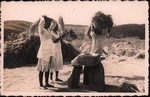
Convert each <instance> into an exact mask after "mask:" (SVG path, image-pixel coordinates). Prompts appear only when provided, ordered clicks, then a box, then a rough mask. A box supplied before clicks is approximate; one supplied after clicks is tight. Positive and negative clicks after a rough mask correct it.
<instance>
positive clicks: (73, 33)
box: [4, 20, 145, 68]
mask: <svg viewBox="0 0 150 97" xmlns="http://www.w3.org/2000/svg"><path fill="white" fill-rule="evenodd" d="M31 24H32V23H31V22H27V21H14V20H12V21H5V22H4V67H5V68H13V67H17V66H30V65H32V64H34V65H35V64H36V63H37V58H36V54H37V51H38V48H39V43H40V41H39V37H37V36H32V37H31V38H28V28H29V27H30V25H31ZM86 27H87V26H86V25H65V28H66V31H67V32H68V33H69V34H68V35H67V36H66V37H65V40H67V41H72V40H75V39H76V40H83V39H84V31H85V29H86ZM110 35H111V37H115V38H125V37H133V36H136V37H139V38H140V39H144V38H145V25H144V24H141V25H138V24H127V25H119V26H114V27H112V28H111V30H110ZM62 44H63V46H62V47H63V48H65V49H64V50H63V57H64V61H65V62H70V61H71V60H72V59H73V58H74V57H75V56H76V55H77V54H79V53H80V52H79V51H78V50H77V49H75V48H74V47H73V46H72V45H71V44H69V43H66V42H63V43H62ZM68 47H70V48H72V50H69V49H67V48H68Z"/></svg>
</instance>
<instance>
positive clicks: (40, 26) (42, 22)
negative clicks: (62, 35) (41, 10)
mask: <svg viewBox="0 0 150 97" xmlns="http://www.w3.org/2000/svg"><path fill="white" fill-rule="evenodd" d="M44 24H45V21H44V18H43V17H40V22H39V25H38V31H39V32H41V33H42V32H43V28H44Z"/></svg>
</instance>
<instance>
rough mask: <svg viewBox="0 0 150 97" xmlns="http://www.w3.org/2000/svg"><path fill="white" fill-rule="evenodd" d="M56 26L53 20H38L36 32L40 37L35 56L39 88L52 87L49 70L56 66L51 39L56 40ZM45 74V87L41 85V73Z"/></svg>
mask: <svg viewBox="0 0 150 97" xmlns="http://www.w3.org/2000/svg"><path fill="white" fill-rule="evenodd" d="M57 30H58V25H57V23H56V21H55V20H53V19H51V18H48V17H47V16H42V17H41V18H40V20H39V25H38V32H39V36H40V41H41V44H40V48H39V52H38V54H37V58H38V64H37V70H38V71H39V84H40V87H41V88H44V89H46V87H54V86H53V85H50V84H49V83H48V82H49V80H48V79H49V70H50V68H51V67H52V66H54V65H55V64H56V61H55V43H54V42H53V41H52V37H56V39H57V38H58V35H57V34H56V33H54V32H57ZM44 72H45V85H43V73H44Z"/></svg>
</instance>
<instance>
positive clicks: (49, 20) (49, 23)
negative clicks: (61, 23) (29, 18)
mask: <svg viewBox="0 0 150 97" xmlns="http://www.w3.org/2000/svg"><path fill="white" fill-rule="evenodd" d="M43 17H44V20H45V24H44V28H45V29H48V28H49V27H50V25H51V22H52V20H53V19H52V18H49V17H47V16H45V15H44V16H43ZM57 30H58V24H57V25H56V26H55V28H54V29H53V31H55V32H56V31H57Z"/></svg>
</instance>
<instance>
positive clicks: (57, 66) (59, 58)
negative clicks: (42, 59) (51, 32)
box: [50, 17, 66, 83]
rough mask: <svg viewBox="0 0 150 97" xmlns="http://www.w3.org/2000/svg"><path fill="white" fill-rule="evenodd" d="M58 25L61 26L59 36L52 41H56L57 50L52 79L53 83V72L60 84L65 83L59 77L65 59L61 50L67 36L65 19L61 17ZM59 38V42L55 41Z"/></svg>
mask: <svg viewBox="0 0 150 97" xmlns="http://www.w3.org/2000/svg"><path fill="white" fill-rule="evenodd" d="M58 25H59V32H55V34H57V35H58V36H57V37H53V38H52V39H53V40H54V41H53V42H55V44H54V49H55V53H54V57H55V59H54V61H55V64H54V65H53V66H51V68H50V72H51V73H50V79H51V81H52V83H53V82H54V81H53V72H55V81H59V82H63V80H61V79H60V78H59V77H58V75H59V70H61V69H62V68H63V57H62V49H61V41H62V39H63V38H64V36H65V35H66V34H65V31H64V30H65V28H64V22H63V18H62V17H59V19H58ZM55 38H57V40H56V39H55Z"/></svg>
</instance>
